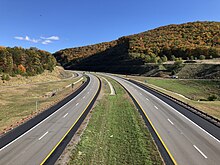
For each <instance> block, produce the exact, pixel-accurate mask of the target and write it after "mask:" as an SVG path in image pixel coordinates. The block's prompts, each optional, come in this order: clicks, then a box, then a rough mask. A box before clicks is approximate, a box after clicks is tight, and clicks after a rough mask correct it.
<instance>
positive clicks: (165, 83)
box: [147, 78, 220, 100]
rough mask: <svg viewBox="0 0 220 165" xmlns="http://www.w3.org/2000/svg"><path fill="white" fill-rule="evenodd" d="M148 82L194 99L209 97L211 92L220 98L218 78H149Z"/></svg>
mask: <svg viewBox="0 0 220 165" xmlns="http://www.w3.org/2000/svg"><path fill="white" fill-rule="evenodd" d="M147 82H148V83H150V84H153V85H156V86H159V87H162V88H164V89H167V90H170V91H173V92H176V93H179V94H182V95H184V96H186V97H188V98H190V99H192V100H200V99H207V98H208V97H209V96H210V95H211V94H216V95H218V96H219V98H220V81H218V80H216V81H215V80H178V79H156V78H147Z"/></svg>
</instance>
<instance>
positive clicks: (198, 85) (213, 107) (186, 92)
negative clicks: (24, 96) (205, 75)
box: [128, 76, 220, 119]
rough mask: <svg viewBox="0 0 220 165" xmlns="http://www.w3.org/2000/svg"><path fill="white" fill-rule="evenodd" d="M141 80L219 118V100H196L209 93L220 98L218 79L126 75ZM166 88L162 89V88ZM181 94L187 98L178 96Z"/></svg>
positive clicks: (207, 95) (205, 97)
mask: <svg viewBox="0 0 220 165" xmlns="http://www.w3.org/2000/svg"><path fill="white" fill-rule="evenodd" d="M128 78H132V79H135V80H139V81H142V82H143V83H145V82H146V83H145V84H146V85H148V86H149V87H152V88H155V89H157V90H159V91H160V92H162V93H165V94H168V95H170V96H172V97H174V98H176V99H178V100H180V101H183V102H185V103H186V104H189V105H191V106H193V107H195V108H197V109H199V110H201V111H203V112H206V113H208V114H209V115H212V116H214V117H216V118H218V119H220V101H219V100H217V101H198V100H200V99H207V98H208V97H209V96H210V95H213V94H215V95H217V96H218V97H219V99H220V80H191V79H190V80H187V79H185V80H182V79H162V78H151V77H141V76H128ZM158 87H160V88H158ZM161 88H163V89H166V90H163V89H161ZM176 93H178V94H181V95H183V96H185V97H187V98H189V99H186V98H184V97H181V96H179V95H178V94H176Z"/></svg>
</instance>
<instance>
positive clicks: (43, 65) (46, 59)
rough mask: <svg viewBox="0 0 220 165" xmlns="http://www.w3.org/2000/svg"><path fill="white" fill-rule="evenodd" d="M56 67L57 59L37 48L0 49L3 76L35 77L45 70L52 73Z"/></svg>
mask: <svg viewBox="0 0 220 165" xmlns="http://www.w3.org/2000/svg"><path fill="white" fill-rule="evenodd" d="M55 66H56V59H55V58H54V56H52V54H51V53H49V52H46V51H43V50H39V49H37V48H30V49H24V48H21V47H14V48H10V47H0V74H2V75H11V76H15V75H16V74H21V75H24V76H33V75H37V74H40V73H43V71H44V70H50V71H52V70H53V69H54V67H55ZM3 78H4V77H3V76H2V79H3Z"/></svg>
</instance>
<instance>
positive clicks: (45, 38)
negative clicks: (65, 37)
mask: <svg viewBox="0 0 220 165" xmlns="http://www.w3.org/2000/svg"><path fill="white" fill-rule="evenodd" d="M40 38H41V39H44V40H56V41H58V40H59V39H60V37H58V36H50V37H40Z"/></svg>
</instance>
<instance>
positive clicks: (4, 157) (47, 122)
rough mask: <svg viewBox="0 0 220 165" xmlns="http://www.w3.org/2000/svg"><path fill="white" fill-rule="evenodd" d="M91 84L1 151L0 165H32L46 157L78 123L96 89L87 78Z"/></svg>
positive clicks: (94, 82) (94, 79)
mask: <svg viewBox="0 0 220 165" xmlns="http://www.w3.org/2000/svg"><path fill="white" fill-rule="evenodd" d="M88 76H89V77H90V82H89V84H88V85H87V86H86V88H85V89H84V90H83V91H82V92H80V93H79V94H78V95H77V96H76V97H75V98H73V99H72V100H71V101H69V102H68V103H67V104H65V105H64V106H62V107H61V108H60V109H58V110H57V111H55V112H54V113H53V114H51V115H50V116H48V117H47V118H46V119H44V120H43V121H42V122H40V123H39V124H37V125H36V126H34V127H33V128H32V129H31V130H29V131H27V132H26V133H24V134H23V135H21V136H20V137H18V138H17V139H15V140H14V141H12V142H11V143H9V144H8V145H6V146H4V147H2V148H1V149H0V164H2V165H3V164H4V165H25V164H27V165H29V164H31V165H33V164H36V165H37V164H38V165H39V164H41V163H42V162H44V161H46V157H47V156H48V155H49V154H51V151H52V150H53V149H54V148H55V147H56V145H57V144H59V142H60V140H61V139H62V138H63V137H64V136H65V134H66V133H67V132H68V130H69V129H70V128H71V127H72V126H73V125H74V124H75V123H76V121H78V118H79V117H80V116H81V115H82V113H83V112H84V110H85V109H86V108H87V105H88V104H90V102H91V100H92V99H93V98H94V96H95V95H96V93H97V91H98V89H99V85H100V84H99V80H98V78H97V77H95V76H93V75H90V74H88Z"/></svg>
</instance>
